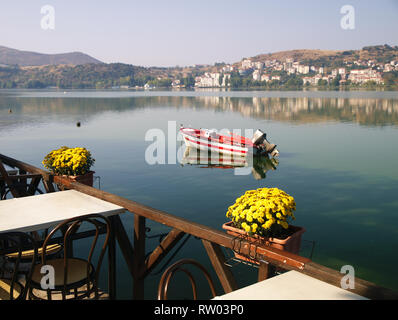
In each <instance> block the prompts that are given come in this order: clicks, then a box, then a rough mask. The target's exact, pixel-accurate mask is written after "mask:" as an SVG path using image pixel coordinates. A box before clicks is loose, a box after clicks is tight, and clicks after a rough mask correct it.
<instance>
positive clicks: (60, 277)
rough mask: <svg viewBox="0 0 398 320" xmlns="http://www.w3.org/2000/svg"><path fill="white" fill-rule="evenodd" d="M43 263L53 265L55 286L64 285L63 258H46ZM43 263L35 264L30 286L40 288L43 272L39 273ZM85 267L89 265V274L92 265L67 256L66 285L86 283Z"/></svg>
mask: <svg viewBox="0 0 398 320" xmlns="http://www.w3.org/2000/svg"><path fill="white" fill-rule="evenodd" d="M45 265H51V266H53V267H54V278H55V279H54V280H55V288H57V287H59V288H61V287H63V285H64V259H62V258H61V259H51V260H47V261H46V263H45ZM42 266H43V264H41V263H40V264H37V265H36V266H35V268H34V270H33V274H32V287H35V288H38V289H40V288H41V286H40V281H41V279H42V278H43V276H44V274H41V273H40V270H41V267H42ZM87 267H89V275H91V274H92V273H93V271H94V268H93V266H92V265H91V264H90V265H89V263H88V262H87V261H86V260H83V259H77V258H69V259H68V277H67V281H66V285H68V286H73V285H76V286H80V285H83V284H85V283H86V280H87Z"/></svg>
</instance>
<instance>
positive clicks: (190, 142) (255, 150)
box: [180, 126, 279, 157]
mask: <svg viewBox="0 0 398 320" xmlns="http://www.w3.org/2000/svg"><path fill="white" fill-rule="evenodd" d="M180 133H181V135H182V136H183V138H184V141H185V144H186V146H187V147H193V148H197V149H201V150H208V151H211V152H218V153H223V154H230V155H240V156H246V155H248V154H253V155H265V154H269V155H271V156H272V157H275V156H278V155H279V151H278V150H277V149H276V145H275V144H271V143H269V142H268V141H267V139H266V134H265V133H264V132H262V131H261V130H257V131H256V132H255V133H254V136H253V138H252V139H249V138H246V137H242V136H240V135H237V134H234V133H232V132H229V133H228V134H220V133H218V132H217V130H213V129H211V130H210V129H193V128H186V127H183V126H181V128H180Z"/></svg>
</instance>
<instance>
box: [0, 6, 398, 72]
mask: <svg viewBox="0 0 398 320" xmlns="http://www.w3.org/2000/svg"><path fill="white" fill-rule="evenodd" d="M46 5H49V6H51V7H52V8H53V9H54V15H53V16H52V17H53V20H52V21H53V22H54V24H53V27H54V28H48V26H49V24H48V21H50V20H48V14H49V12H48V11H45V12H44V13H41V9H42V7H43V6H46ZM345 5H350V6H352V8H353V9H354V16H353V17H354V20H352V19H351V17H352V15H350V16H349V18H350V19H351V20H349V22H350V23H351V24H350V28H349V29H347V28H342V26H341V20H342V19H343V20H344V19H346V18H345V17H346V15H347V12H343V13H341V8H342V7H343V6H345ZM43 19H44V21H45V23H47V28H46V27H45V28H43V27H42V24H43ZM345 21H347V20H345ZM352 21H354V22H353V23H352ZM378 44H389V45H398V0H378V1H372V0H343V1H340V0H335V1H334V0H329V1H325V0H317V1H315V0H301V1H297V0H295V1H293V0H292V1H287V0H262V1H261V0H257V1H254V0H212V1H209V0H200V1H197V0H196V1H193V0H184V1H183V0H168V1H165V0H146V1H134V0H130V1H129V0H112V1H98V0H97V1H93V0H84V1H76V0H68V1H65V0H63V1H61V0H42V1H37V0H13V1H5V0H2V1H0V45H2V46H6V47H11V48H15V49H19V50H27V51H35V52H41V53H64V52H72V51H80V52H84V53H86V54H89V55H91V56H93V57H94V58H97V59H99V60H101V61H103V62H106V63H111V62H122V63H128V64H134V65H140V66H147V67H148V66H161V67H167V66H177V65H178V66H188V65H194V64H214V63H215V62H226V63H233V62H237V61H240V60H241V59H242V58H243V57H251V56H255V55H257V54H262V53H270V52H277V51H284V50H293V49H323V50H352V49H360V48H362V47H364V46H368V45H378Z"/></svg>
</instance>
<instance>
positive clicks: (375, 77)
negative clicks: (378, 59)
mask: <svg viewBox="0 0 398 320" xmlns="http://www.w3.org/2000/svg"><path fill="white" fill-rule="evenodd" d="M348 80H351V81H352V82H354V83H364V82H367V81H374V82H376V83H384V81H383V77H382V76H381V74H380V73H379V72H377V71H375V70H373V69H361V70H351V71H350V74H349V76H348Z"/></svg>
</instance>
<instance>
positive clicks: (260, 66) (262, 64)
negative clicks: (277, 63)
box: [254, 61, 264, 70]
mask: <svg viewBox="0 0 398 320" xmlns="http://www.w3.org/2000/svg"><path fill="white" fill-rule="evenodd" d="M254 67H255V68H256V69H258V70H262V69H263V68H264V63H262V62H261V61H257V62H255V63H254Z"/></svg>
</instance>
